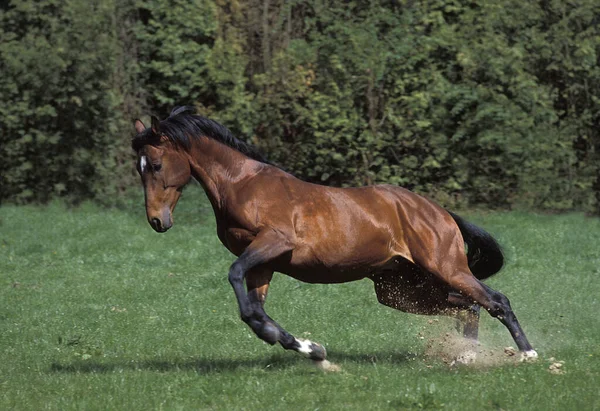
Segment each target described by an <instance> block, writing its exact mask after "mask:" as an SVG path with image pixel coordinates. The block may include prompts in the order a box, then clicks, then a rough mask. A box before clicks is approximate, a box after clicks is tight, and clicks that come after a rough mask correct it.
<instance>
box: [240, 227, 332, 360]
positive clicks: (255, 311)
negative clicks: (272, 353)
mask: <svg viewBox="0 0 600 411" xmlns="http://www.w3.org/2000/svg"><path fill="white" fill-rule="evenodd" d="M291 250H292V247H291V246H290V245H289V244H288V242H286V241H285V238H282V236H281V235H279V234H277V233H275V232H273V231H269V232H266V233H264V234H263V232H261V233H259V235H258V236H257V237H256V239H255V240H254V241H253V242H252V243H251V244H250V245H249V246H248V248H246V250H245V251H244V252H243V253H242V254H241V255H240V256H239V257H238V259H237V260H236V261H235V262H234V263H233V264H232V266H231V268H230V270H229V282H230V283H231V285H232V287H233V290H234V292H235V295H236V297H237V300H238V305H239V308H240V315H241V318H242V320H243V321H244V322H245V323H246V324H248V325H249V326H250V328H251V329H252V331H254V333H255V334H256V335H257V336H258V337H259V338H260V339H262V340H263V341H265V342H267V343H269V344H271V345H273V344H275V343H277V342H279V343H280V344H281V346H282V347H283V348H285V349H288V350H294V351H296V352H298V353H300V354H302V355H304V356H305V357H307V358H310V359H312V360H315V361H323V360H325V357H326V351H325V348H324V347H323V346H322V345H320V344H317V343H314V342H312V341H308V340H304V339H297V338H295V337H294V336H293V335H291V334H290V333H288V332H287V331H285V330H284V329H283V328H282V327H281V326H280V325H279V324H277V323H276V322H275V321H274V320H273V319H271V317H269V316H268V315H267V314H266V312H265V311H264V302H265V299H266V297H267V291H268V289H269V283H270V281H271V278H272V276H273V270H272V269H270V268H269V267H268V263H269V262H270V261H273V260H274V259H276V258H279V257H281V256H283V255H284V254H285V253H288V252H290V251H291ZM244 280H246V286H247V289H248V292H246V290H244Z"/></svg>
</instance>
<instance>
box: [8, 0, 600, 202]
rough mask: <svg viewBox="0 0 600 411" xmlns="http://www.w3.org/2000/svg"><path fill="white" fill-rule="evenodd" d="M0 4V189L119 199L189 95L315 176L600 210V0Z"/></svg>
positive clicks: (442, 197)
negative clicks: (145, 145) (146, 150)
mask: <svg viewBox="0 0 600 411" xmlns="http://www.w3.org/2000/svg"><path fill="white" fill-rule="evenodd" d="M1 4H2V5H0V160H1V161H0V201H4V202H7V201H9V202H17V203H27V202H42V203H43V202H46V201H48V200H50V199H52V198H54V197H65V198H67V199H69V200H70V201H80V200H84V199H92V200H95V201H100V202H104V203H106V204H114V203H115V202H118V201H119V199H121V198H123V197H124V195H125V194H126V193H127V192H128V190H130V189H131V187H136V188H137V181H136V178H135V175H134V172H133V163H132V161H131V160H132V153H131V149H130V145H129V140H130V138H131V136H132V133H133V126H132V121H133V119H134V118H136V117H142V119H144V120H147V115H148V114H150V113H152V114H156V115H158V116H160V117H165V116H166V115H168V113H169V111H170V110H171V108H172V107H173V106H174V105H182V104H188V105H194V106H196V107H197V109H198V111H199V113H201V114H203V115H206V116H209V117H211V118H213V119H215V120H217V121H220V122H221V123H223V124H224V125H226V126H227V127H229V128H230V129H231V130H232V131H233V133H234V134H235V135H236V136H238V137H239V138H241V139H244V140H246V141H248V142H250V143H253V144H255V145H257V146H258V147H259V148H260V150H262V151H263V152H264V153H265V154H266V155H267V157H269V158H270V159H271V160H272V161H274V162H277V163H279V164H281V165H282V166H283V167H284V168H285V169H287V170H289V171H290V172H292V173H294V174H295V175H297V176H298V177H301V178H303V179H306V180H309V181H315V182H319V183H323V184H330V185H364V184H373V183H382V182H388V183H392V184H398V185H402V186H405V187H407V188H410V189H413V190H415V191H417V192H420V193H423V194H425V195H428V196H431V197H433V198H435V199H437V200H438V201H440V202H441V203H443V204H445V205H448V206H454V207H455V206H461V205H462V206H478V205H482V206H487V207H527V208H536V209H546V210H573V209H575V210H583V211H587V212H599V211H600V65H599V56H600V2H598V0H573V1H569V2H567V1H554V0H540V1H522V0H431V1H416V0H415V1H411V0H395V1H393V0H389V1H327V0H288V1H284V0H231V1H227V0H193V1H190V0H170V1H169V0H96V1H94V0H35V1H34V0H19V1H18V0H13V1H9V2H2V3H1Z"/></svg>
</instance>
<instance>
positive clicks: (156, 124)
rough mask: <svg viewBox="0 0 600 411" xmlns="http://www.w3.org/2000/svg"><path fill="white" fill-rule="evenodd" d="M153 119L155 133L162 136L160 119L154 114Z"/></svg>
mask: <svg viewBox="0 0 600 411" xmlns="http://www.w3.org/2000/svg"><path fill="white" fill-rule="evenodd" d="M151 119H152V132H153V133H154V134H155V135H157V136H160V120H159V119H157V118H156V117H155V116H152V117H151Z"/></svg>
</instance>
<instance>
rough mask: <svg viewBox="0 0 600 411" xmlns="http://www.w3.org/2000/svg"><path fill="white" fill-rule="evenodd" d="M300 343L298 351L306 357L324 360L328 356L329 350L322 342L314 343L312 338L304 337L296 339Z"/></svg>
mask: <svg viewBox="0 0 600 411" xmlns="http://www.w3.org/2000/svg"><path fill="white" fill-rule="evenodd" d="M296 342H297V343H298V345H299V346H298V348H296V351H298V352H299V353H301V354H302V355H304V356H305V357H308V358H310V359H311V360H314V361H323V360H324V359H325V358H326V357H327V351H325V347H323V346H322V345H321V344H317V343H314V342H312V341H310V340H304V339H302V338H300V339H296Z"/></svg>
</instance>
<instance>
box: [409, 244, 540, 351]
mask: <svg viewBox="0 0 600 411" xmlns="http://www.w3.org/2000/svg"><path fill="white" fill-rule="evenodd" d="M440 259H441V258H440ZM449 261H454V262H455V264H454V267H453V269H452V270H451V272H449V270H448V268H449V267H452V264H449V263H448V262H449ZM420 264H421V265H422V266H423V267H424V268H425V269H426V270H428V271H429V272H431V273H433V274H434V275H436V276H437V278H439V279H440V280H441V281H443V282H445V283H446V284H448V286H450V287H451V288H452V289H453V290H454V291H456V292H458V293H459V294H460V295H461V296H463V297H464V298H466V299H469V300H471V301H474V302H476V303H477V304H479V305H480V306H481V307H483V308H484V309H485V310H486V311H487V312H488V313H489V314H490V315H491V316H492V317H495V318H497V319H499V320H500V322H502V324H504V326H505V327H506V328H507V329H508V331H509V332H510V334H511V336H512V337H513V340H514V341H515V343H516V344H517V347H518V348H519V351H521V352H522V354H521V358H522V359H523V360H527V359H535V358H537V353H536V352H535V350H534V349H533V347H532V346H531V344H530V343H529V341H528V340H527V337H526V336H525V333H524V332H523V329H522V328H521V325H520V324H519V321H518V320H517V317H516V315H515V314H514V312H513V310H512V308H511V306H510V302H509V300H508V298H506V296H505V295H504V294H502V293H500V292H498V291H495V290H493V289H491V288H490V287H488V286H487V285H485V284H483V283H482V282H480V281H479V280H478V279H477V278H475V277H474V276H473V274H471V272H470V271H469V268H468V265H467V259H466V256H465V255H464V254H461V253H460V252H458V249H457V250H456V253H455V255H454V256H452V255H448V256H445V258H443V262H442V263H441V264H437V263H436V262H435V260H433V259H431V258H429V259H422V260H421V261H420ZM440 267H444V269H440Z"/></svg>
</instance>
